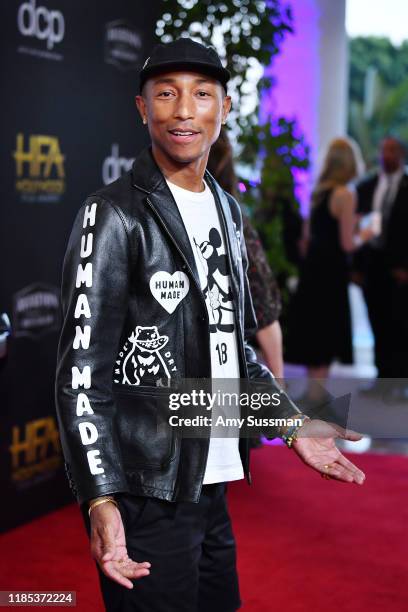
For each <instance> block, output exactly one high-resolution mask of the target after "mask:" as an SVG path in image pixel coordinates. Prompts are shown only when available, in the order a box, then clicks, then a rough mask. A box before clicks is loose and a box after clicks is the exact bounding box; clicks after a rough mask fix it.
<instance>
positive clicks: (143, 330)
mask: <svg viewBox="0 0 408 612" xmlns="http://www.w3.org/2000/svg"><path fill="white" fill-rule="evenodd" d="M168 341H169V337H168V336H165V335H163V336H161V335H160V333H159V330H158V329H157V327H156V325H152V326H151V327H142V326H141V325H138V326H137V327H136V330H135V331H134V332H132V333H131V335H130V336H129V338H128V340H127V342H126V344H125V346H124V347H123V349H122V351H120V353H119V359H118V360H117V361H116V364H117V365H118V366H119V367H118V368H115V375H118V374H119V375H121V380H119V379H115V381H114V382H115V383H122V384H125V385H132V386H134V385H140V384H141V383H143V379H144V378H150V379H152V378H155V380H156V381H158V380H159V378H161V377H162V376H164V377H166V378H171V374H170V371H175V370H176V369H177V368H176V366H175V365H174V359H172V357H171V353H170V351H166V352H165V353H164V355H162V353H161V351H162V349H163V348H164V347H165V346H166V344H167V343H168ZM125 354H126V356H125V357H124V355H125ZM123 357H124V359H123V362H122V358H123ZM172 366H173V367H172Z"/></svg>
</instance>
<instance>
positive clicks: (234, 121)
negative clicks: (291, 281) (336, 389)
mask: <svg viewBox="0 0 408 612" xmlns="http://www.w3.org/2000/svg"><path fill="white" fill-rule="evenodd" d="M292 32H293V19H292V13H291V9H290V6H288V5H287V4H285V3H284V2H282V1H281V0H228V1H227V0H225V1H224V0H163V13H162V15H161V17H160V19H159V20H158V21H157V24H156V35H157V36H158V37H159V38H160V39H161V41H162V42H170V41H171V40H174V39H176V38H178V37H180V36H189V37H190V38H193V39H194V40H197V41H198V42H202V43H204V44H207V45H210V44H211V45H213V46H214V47H215V48H216V49H217V51H218V53H219V55H220V57H221V59H222V61H223V63H224V64H226V65H228V69H229V70H230V72H231V77H232V78H231V81H230V83H229V85H228V89H229V93H230V95H231V97H232V100H233V110H232V112H231V113H230V115H229V119H228V126H229V128H230V130H231V132H232V133H233V134H234V135H235V137H236V138H237V143H238V146H239V148H240V162H241V163H244V164H245V165H246V166H247V167H249V168H251V175H257V176H258V177H259V179H258V180H257V181H252V180H251V181H249V180H245V179H242V182H243V183H244V184H245V187H246V190H245V192H244V194H243V198H242V199H243V202H244V204H245V205H246V206H247V207H248V208H249V210H250V211H251V215H252V217H253V221H254V224H255V225H256V226H257V228H258V230H260V233H261V237H262V240H263V243H264V246H265V250H266V252H267V255H268V259H269V261H270V264H271V267H272V269H273V270H274V272H275V273H276V274H277V275H278V277H280V278H281V280H282V277H285V278H286V276H287V275H289V274H292V273H293V272H294V268H293V265H292V264H291V263H290V262H289V261H288V258H287V253H286V249H285V245H284V240H283V236H284V227H283V226H284V214H283V213H284V207H292V209H293V211H294V212H295V213H296V212H297V211H298V208H299V205H298V202H297V201H296V198H295V195H294V193H295V183H294V177H293V172H292V170H293V169H294V168H297V169H306V168H307V167H308V165H309V162H308V154H309V149H308V147H307V145H306V143H305V142H304V139H303V137H302V136H301V135H300V134H299V130H298V128H297V126H296V124H295V122H293V121H287V120H285V119H284V118H282V117H281V118H278V117H271V116H270V117H267V119H266V121H265V123H264V124H263V125H259V124H258V110H259V101H260V99H261V97H262V92H263V91H266V90H267V89H269V88H270V87H273V85H274V81H273V77H272V76H270V74H269V72H268V74H263V69H262V66H269V65H270V64H271V61H272V60H273V58H274V57H275V56H276V55H277V54H278V53H279V50H280V46H281V43H282V41H283V39H284V38H285V36H286V35H287V34H290V33H292ZM249 102H252V106H251V104H250V103H249Z"/></svg>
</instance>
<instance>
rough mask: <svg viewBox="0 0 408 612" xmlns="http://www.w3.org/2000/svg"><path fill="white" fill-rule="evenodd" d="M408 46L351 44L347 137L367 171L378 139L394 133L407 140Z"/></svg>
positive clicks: (362, 40) (379, 41) (369, 40)
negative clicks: (352, 140)
mask: <svg viewBox="0 0 408 612" xmlns="http://www.w3.org/2000/svg"><path fill="white" fill-rule="evenodd" d="M407 74H408V42H404V43H403V44H402V45H401V46H400V47H396V46H394V45H393V44H392V43H391V41H390V40H388V39H386V38H377V37H372V36H371V37H370V36H369V37H357V38H353V39H351V40H350V92H349V93H350V105H349V133H350V135H351V136H353V137H354V138H355V139H356V140H357V142H358V143H359V144H360V146H361V148H362V152H363V155H364V158H365V161H366V163H367V165H368V166H369V167H372V166H374V165H375V164H376V162H377V158H378V145H379V142H380V141H381V139H382V138H383V137H384V136H385V135H387V134H389V133H393V134H395V135H396V136H399V137H400V138H401V139H402V140H405V141H407V140H408V127H407V126H408V77H407Z"/></svg>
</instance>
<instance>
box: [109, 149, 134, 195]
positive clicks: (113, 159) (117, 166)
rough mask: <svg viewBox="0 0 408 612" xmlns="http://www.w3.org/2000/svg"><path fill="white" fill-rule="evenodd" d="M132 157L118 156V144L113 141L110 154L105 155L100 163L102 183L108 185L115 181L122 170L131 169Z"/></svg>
mask: <svg viewBox="0 0 408 612" xmlns="http://www.w3.org/2000/svg"><path fill="white" fill-rule="evenodd" d="M134 161H135V158H134V157H120V156H119V145H118V144H117V143H116V142H115V143H113V145H112V150H111V154H110V155H108V157H105V159H104V161H103V164H102V180H103V184H104V185H109V183H112V181H116V179H118V178H119V177H120V176H121V175H122V173H123V172H127V171H128V170H130V169H131V167H132V164H133V162H134Z"/></svg>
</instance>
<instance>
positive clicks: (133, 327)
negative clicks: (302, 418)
mask: <svg viewBox="0 0 408 612" xmlns="http://www.w3.org/2000/svg"><path fill="white" fill-rule="evenodd" d="M205 178H206V180H207V182H208V184H209V186H210V188H211V190H212V192H213V194H214V196H215V201H216V204H217V206H218V209H219V212H220V213H221V222H222V225H223V228H224V232H225V235H226V249H227V256H228V261H229V267H230V275H231V283H232V291H233V296H234V305H235V318H236V328H237V333H238V345H239V352H240V370H241V378H265V379H267V380H269V381H271V383H272V384H273V385H274V388H275V389H276V388H278V385H277V383H276V382H275V380H274V378H273V376H272V374H271V373H270V372H269V370H268V369H267V368H265V367H264V366H263V365H261V364H259V363H258V362H257V357H256V354H255V352H254V350H253V349H252V348H251V347H250V346H249V345H248V344H247V343H246V341H245V337H247V335H248V334H249V333H253V331H254V329H255V328H256V319H255V315H254V311H253V307H252V302H251V297H250V292H249V288H248V280H247V276H246V269H247V256H246V249H245V242H244V240H243V231H242V217H241V213H240V208H239V205H238V204H237V202H236V201H235V200H234V199H233V198H232V197H231V196H230V195H229V194H226V193H225V192H224V191H222V189H221V188H220V187H219V185H218V184H217V183H216V182H215V180H214V179H213V178H212V177H211V175H210V174H209V173H208V172H207V173H206V177H205ZM158 271H159V272H162V273H164V274H165V275H166V273H169V274H170V275H172V274H173V273H174V272H176V271H178V273H179V275H180V273H181V272H182V273H183V274H182V277H183V278H184V279H185V278H186V277H185V276H184V275H187V277H188V282H189V290H188V292H187V293H186V294H185V295H184V297H183V299H182V300H181V301H180V302H179V303H178V304H177V307H176V308H175V310H174V311H173V312H168V311H167V310H166V308H165V307H164V306H163V305H162V304H161V303H160V302H159V301H158V300H157V299H156V298H155V297H154V295H153V292H152V291H151V290H150V279H151V277H152V276H153V275H154V274H155V273H157V272H158ZM62 306H63V314H64V323H63V328H62V332H61V337H60V342H59V348H58V361H57V376H56V405H57V415H58V422H59V428H60V435H61V442H62V448H63V452H64V456H65V466H66V471H67V475H68V478H69V482H70V486H71V489H72V491H73V493H74V495H76V496H77V499H78V502H79V503H83V502H84V501H86V500H88V499H90V498H93V497H97V496H99V495H103V494H108V493H115V492H130V493H134V494H138V495H145V496H151V497H158V498H161V499H165V500H169V501H175V500H183V501H193V502H197V501H198V500H199V496H200V491H201V487H202V481H203V476H204V470H205V466H206V460H207V453H208V446H209V438H205V437H204V438H195V439H192V438H190V439H188V438H182V439H181V438H180V436H178V435H177V432H176V431H175V429H176V428H174V427H171V426H170V425H169V424H168V423H167V427H164V428H163V427H157V421H156V418H157V415H156V414H155V411H157V398H158V396H159V394H160V393H161V392H162V391H163V390H160V388H157V387H156V386H155V380H154V379H155V376H157V377H158V376H163V373H164V375H165V376H167V379H168V378H169V377H170V378H172V377H180V378H183V377H184V378H203V377H207V378H210V376H211V362H210V349H209V323H208V315H207V309H206V304H205V300H204V295H203V292H202V290H201V288H200V282H199V276H198V272H197V269H196V266H195V260H194V254H193V252H192V250H191V246H190V242H189V238H188V235H187V233H186V230H185V228H184V225H183V222H182V219H181V216H180V214H179V212H178V208H177V205H176V203H175V202H174V199H173V196H172V194H171V192H170V190H169V188H168V186H167V184H166V182H165V180H164V177H163V175H162V173H161V171H160V169H159V168H158V166H157V165H156V163H155V161H154V159H153V156H152V153H151V150H150V149H146V150H144V151H143V152H142V153H141V154H140V155H139V157H138V158H137V159H136V161H135V162H134V164H133V168H132V170H131V171H129V172H127V173H126V174H124V175H123V176H122V177H121V178H119V179H118V180H117V181H115V182H114V183H112V184H110V185H108V186H107V187H104V188H103V189H101V190H99V191H97V192H96V193H94V194H92V195H91V196H90V197H89V198H87V200H86V202H85V203H84V205H83V206H82V207H81V209H80V210H79V212H78V214H77V217H76V220H75V222H74V226H73V229H72V233H71V236H70V240H69V243H68V247H67V252H66V255H65V260H64V267H63V279H62ZM166 338H167V340H166ZM138 342H141V343H142V346H144V347H146V346H147V347H150V348H151V349H153V350H154V351H155V353H154V355H156V357H157V362H156V363H154V362H153V363H149V362H147V361H146V363H145V362H143V364H142V365H143V366H144V367H143V368H142V367H141V368H140V370H138V369H137V368H136V367H135V366H136V364H137V362H136V361H135V360H133V362H132V357H134V354H135V348H136V347H137V346H138ZM144 354H146V353H144ZM146 370H147V373H148V374H149V375H148V376H146ZM146 383H147V384H146ZM284 397H285V399H284V401H283V402H281V404H280V406H279V410H278V412H277V416H280V417H281V416H282V417H284V416H288V415H293V414H294V413H295V412H297V408H296V407H295V406H294V404H293V403H292V402H291V401H290V399H289V398H287V397H286V396H284ZM239 449H240V455H241V459H242V463H243V466H244V472H245V476H246V478H247V480H248V482H250V472H249V445H248V439H243V438H242V439H240V443H239Z"/></svg>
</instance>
